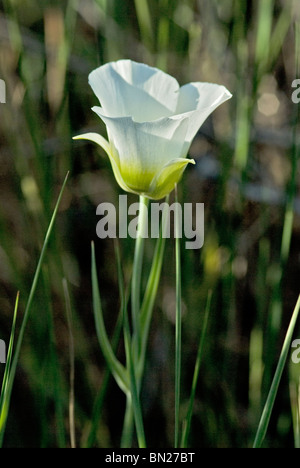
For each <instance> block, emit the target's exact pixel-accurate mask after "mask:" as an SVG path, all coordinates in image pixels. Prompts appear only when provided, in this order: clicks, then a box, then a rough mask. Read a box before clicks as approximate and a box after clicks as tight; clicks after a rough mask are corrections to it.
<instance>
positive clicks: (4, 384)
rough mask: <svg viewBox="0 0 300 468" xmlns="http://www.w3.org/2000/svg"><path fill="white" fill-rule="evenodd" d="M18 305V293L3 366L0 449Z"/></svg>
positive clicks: (6, 412) (6, 407)
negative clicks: (5, 360)
mask: <svg viewBox="0 0 300 468" xmlns="http://www.w3.org/2000/svg"><path fill="white" fill-rule="evenodd" d="M18 305H19V293H18V294H17V298H16V303H15V310H14V316H13V323H12V328H11V334H10V340H9V346H8V352H7V362H6V366H5V371H4V376H3V382H2V389H1V396H0V447H2V443H3V436H4V432H5V427H6V421H7V415H8V409H9V396H10V395H9V391H8V390H9V379H10V369H11V363H12V356H13V344H14V338H15V328H16V320H17V311H18Z"/></svg>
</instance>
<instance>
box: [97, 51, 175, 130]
mask: <svg viewBox="0 0 300 468" xmlns="http://www.w3.org/2000/svg"><path fill="white" fill-rule="evenodd" d="M89 83H90V85H91V87H92V89H93V91H94V93H95V94H96V96H97V97H98V99H99V101H100V104H101V106H102V108H103V110H104V111H105V113H106V114H107V115H108V116H111V117H126V116H131V117H132V118H133V120H135V121H137V122H146V121H152V120H156V119H159V118H161V117H167V116H170V115H172V114H174V113H175V111H176V107H177V100H178V96H179V84H178V82H177V80H176V79H175V78H173V77H172V76H170V75H168V74H167V73H164V72H162V71H161V70H158V69H157V68H153V67H149V66H148V65H145V64H142V63H136V62H133V61H131V60H119V61H117V62H110V63H108V64H105V65H103V66H101V67H99V68H97V69H96V70H94V71H93V72H92V73H91V74H90V75H89Z"/></svg>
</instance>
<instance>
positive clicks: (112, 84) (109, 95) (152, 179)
mask: <svg viewBox="0 0 300 468" xmlns="http://www.w3.org/2000/svg"><path fill="white" fill-rule="evenodd" d="M89 83H90V85H91V87H92V89H93V91H94V93H95V94H96V96H97V98H98V99H99V101H100V104H101V107H93V111H94V112H96V114H97V115H98V116H99V117H100V118H101V119H102V120H103V122H104V123H105V124H106V127H107V134H108V140H109V141H107V140H105V139H104V138H103V137H102V136H100V135H98V134H96V133H87V134H85V135H80V136H78V137H75V139H86V140H91V141H94V142H95V143H97V144H99V145H100V146H101V147H102V148H103V149H104V150H105V151H106V153H107V154H108V157H109V159H110V162H111V165H112V169H113V172H114V175H115V178H116V180H117V182H118V183H119V185H120V186H121V187H122V188H123V189H124V190H125V191H127V192H132V193H136V194H138V195H144V196H146V197H148V198H151V199H157V200H158V199H160V198H163V197H165V196H166V195H167V194H169V193H170V192H171V191H172V190H173V189H174V187H175V185H176V184H177V183H178V181H179V180H180V178H181V176H182V174H183V172H184V169H185V168H186V166H187V165H188V164H189V163H193V164H195V161H194V160H192V159H187V158H186V156H187V154H188V151H189V148H190V145H191V142H192V140H193V138H194V136H195V135H196V133H197V132H198V130H199V128H200V126H201V125H202V123H203V122H204V121H205V120H206V118H207V117H208V116H209V115H210V114H211V113H212V112H213V111H214V110H215V109H216V108H217V107H218V106H219V105H220V104H222V103H223V102H225V101H226V100H227V99H230V98H231V94H230V93H229V91H228V90H227V89H226V88H225V87H224V86H220V85H217V84H211V83H189V84H187V85H185V86H182V87H181V88H180V86H179V84H178V82H177V81H176V80H175V78H173V77H171V76H170V75H168V74H166V73H164V72H162V71H160V70H158V69H157V68H152V67H149V66H147V65H144V64H140V63H136V62H133V61H131V60H120V61H117V62H111V63H107V64H105V65H103V66H101V67H100V68H97V69H96V70H94V71H93V72H92V73H91V74H90V76H89Z"/></svg>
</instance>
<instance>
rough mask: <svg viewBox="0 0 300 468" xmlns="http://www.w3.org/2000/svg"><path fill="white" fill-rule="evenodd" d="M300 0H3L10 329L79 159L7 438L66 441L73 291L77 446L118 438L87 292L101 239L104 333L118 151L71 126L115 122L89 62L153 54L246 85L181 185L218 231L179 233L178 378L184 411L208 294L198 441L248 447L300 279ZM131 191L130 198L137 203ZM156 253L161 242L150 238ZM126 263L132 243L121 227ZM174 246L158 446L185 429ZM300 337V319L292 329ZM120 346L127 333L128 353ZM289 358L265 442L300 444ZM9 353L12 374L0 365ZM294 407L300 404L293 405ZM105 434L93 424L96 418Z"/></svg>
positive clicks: (205, 76) (1, 74)
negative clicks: (93, 252) (91, 81)
mask: <svg viewBox="0 0 300 468" xmlns="http://www.w3.org/2000/svg"><path fill="white" fill-rule="evenodd" d="M299 10H300V4H299V0H296V1H294V2H293V1H289V0H261V1H259V0H253V1H239V0H222V1H217V0H210V1H208V0H198V1H196V0H172V1H171V0H148V1H146V0H136V1H133V0H82V1H79V0H69V1H66V0H64V1H50V0H46V1H43V2H38V1H37V0H30V1H29V0H22V1H19V0H4V1H2V2H1V3H0V78H2V79H4V80H5V82H6V86H7V90H6V91H7V95H6V101H7V102H6V104H1V105H0V200H1V203H0V338H1V339H4V340H5V341H6V342H7V343H8V341H9V335H10V329H11V322H12V314H13V308H14V301H15V297H16V294H17V291H20V298H21V299H20V310H19V315H18V324H19V323H20V321H21V319H22V314H23V313H24V306H25V304H26V300H27V297H28V293H29V290H30V287H31V283H32V279H33V275H34V272H35V269H36V265H37V261H38V258H39V253H40V250H41V246H42V244H43V240H44V235H45V232H46V229H47V226H48V223H49V219H50V216H51V213H52V209H53V207H54V205H55V202H56V199H57V195H58V192H59V190H60V188H61V185H62V182H63V180H64V177H65V175H66V173H67V171H70V172H71V175H70V180H69V182H68V185H67V188H66V192H65V195H64V198H63V202H62V205H61V207H60V212H59V217H58V221H57V224H56V226H55V232H54V237H53V238H52V239H51V245H50V249H49V252H48V255H47V261H46V263H45V266H44V268H43V275H42V278H41V281H40V282H39V287H38V290H37V295H36V297H35V301H34V304H33V308H32V311H31V315H30V319H29V322H28V326H27V329H26V334H25V339H24V342H23V347H22V352H21V356H20V360H19V367H18V370H17V375H16V380H15V385H14V391H13V394H12V402H11V408H10V413H9V418H8V425H7V431H6V436H5V440H4V446H7V447H66V446H69V422H68V404H69V373H70V360H69V344H70V338H69V331H70V330H69V327H68V320H67V314H66V303H65V298H64V294H63V287H62V280H63V278H66V279H67V282H68V288H69V292H70V295H71V302H72V333H73V336H74V342H75V416H76V443H77V445H78V446H89V445H91V446H95V447H110V446H118V445H119V443H120V435H121V430H122V424H123V412H124V404H125V402H124V400H123V395H122V394H121V392H120V391H119V389H118V387H117V386H116V385H115V383H114V382H113V380H110V382H109V385H108V389H107V392H106V395H105V399H104V402H103V407H101V405H100V407H99V408H100V410H101V411H100V410H99V411H98V412H97V411H96V412H95V411H94V410H95V407H94V405H95V402H96V401H97V395H98V394H99V392H101V389H102V388H103V382H104V379H105V363H104V360H103V357H102V354H101V351H100V349H99V345H98V341H97V337H96V333H95V326H94V319H93V313H92V303H91V281H90V245H91V241H92V240H94V241H95V242H96V249H97V260H98V267H99V277H100V289H101V294H102V299H103V306H104V311H105V320H106V324H107V329H108V332H109V334H110V335H111V334H112V333H113V330H114V327H115V325H116V323H117V317H118V314H119V306H120V304H119V295H118V287H117V273H116V262H115V257H114V248H113V243H112V241H111V240H105V241H100V240H98V239H97V238H96V223H97V217H96V207H97V205H98V204H99V203H101V202H103V201H108V202H112V203H116V202H117V199H118V198H117V197H118V195H119V193H121V191H119V189H118V187H117V185H116V182H115V180H114V179H113V175H112V171H111V168H110V166H109V162H108V159H107V157H106V156H105V155H104V154H103V153H102V150H100V149H99V148H97V147H95V145H90V144H88V143H86V142H85V143H78V142H74V141H72V136H74V135H76V134H79V133H83V132H85V131H90V130H92V131H98V132H99V133H101V134H103V135H105V128H104V127H103V125H102V124H101V122H100V120H99V119H98V118H97V117H96V116H95V115H94V113H93V112H91V110H90V108H91V107H92V106H93V105H95V104H97V102H96V98H95V96H94V95H93V93H92V91H91V89H90V88H89V86H88V83H87V77H88V74H89V73H90V71H92V70H93V69H94V68H96V67H97V66H99V65H101V64H103V63H105V62H108V61H111V60H116V59H121V58H130V59H132V60H136V61H141V62H144V63H147V64H149V65H153V66H157V67H159V68H161V69H163V70H165V71H166V72H168V73H170V74H172V75H173V76H175V77H176V78H177V80H178V81H179V83H180V84H181V85H183V84H185V83H187V82H190V81H209V82H214V83H219V84H223V85H225V86H226V87H227V88H228V89H229V90H230V91H231V92H232V94H233V98H232V99H231V101H229V102H228V103H226V104H224V105H222V106H221V107H220V108H219V109H218V110H217V111H216V112H215V113H214V114H213V115H212V117H211V118H209V119H208V121H207V122H206V123H205V125H204V126H203V127H202V128H201V130H200V132H199V134H198V135H197V137H196V139H195V141H194V143H193V145H192V147H191V151H190V156H191V157H193V158H195V160H196V161H197V165H196V166H195V167H193V168H190V167H189V168H188V169H187V171H186V173H185V175H184V178H183V181H182V183H181V184H180V193H179V196H180V199H181V201H182V202H184V201H187V202H193V203H196V202H198V203H201V202H204V203H205V216H206V221H205V230H206V232H205V243H204V246H203V248H202V249H201V250H199V251H187V250H185V249H184V243H183V246H182V262H183V300H184V312H185V313H184V320H183V375H182V383H183V387H182V411H183V414H184V411H185V410H186V407H187V403H188V398H189V393H190V386H191V379H192V375H193V369H194V363H195V358H196V352H197V347H198V342H199V337H200V333H201V330H202V324H203V317H204V310H205V304H206V300H207V295H208V293H209V291H211V292H212V306H211V311H210V317H209V324H208V331H207V335H206V340H205V349H204V358H203V361H202V367H201V372H200V381H199V385H198V387H197V393H196V401H195V408H194V418H193V425H192V435H191V440H190V444H191V446H193V447H196V448H204V447H229V448H246V447H249V446H251V444H252V442H253V439H254V435H255V431H256V428H257V425H258V421H259V418H260V414H261V410H262V406H263V404H264V402H265V398H266V395H267V392H268V390H269V387H270V382H271V379H272V376H273V373H274V368H275V367H274V366H276V363H277V360H278V356H279V353H280V349H281V346H282V342H283V339H284V335H285V332H286V329H287V326H288V323H289V318H290V316H291V313H292V311H293V308H294V305H295V303H296V300H297V297H298V294H299V273H300V268H299V262H300V250H299V246H300V224H299V210H300V204H299V198H298V196H299V172H298V141H299V136H298V132H299V125H298V106H297V105H296V104H294V103H293V102H292V100H291V94H292V91H293V89H292V88H291V84H292V81H293V80H294V79H295V78H297V77H298V76H299V74H298V71H299V70H298V69H297V60H296V59H297V56H298V52H299V49H298V47H299V39H300V35H299V21H300V16H299V15H300V11H299ZM131 201H136V198H135V197H131V196H130V197H129V202H131ZM146 249H147V250H146V265H145V269H146V270H147V266H149V264H150V261H151V258H152V255H153V244H152V242H151V241H150V240H149V242H148V243H147V247H146ZM121 250H122V261H123V266H124V271H125V275H126V274H128V271H129V267H130V263H131V260H132V254H133V242H132V241H131V240H130V239H128V240H124V241H123V240H122V243H121ZM174 279H175V267H174V243H173V242H172V240H171V241H170V242H169V243H168V244H167V250H166V261H165V266H164V270H163V275H162V280H161V284H160V289H159V295H158V298H157V304H156V308H155V311H154V317H153V324H152V328H151V335H150V343H149V352H148V360H147V368H146V375H145V381H144V387H143V398H142V402H143V411H144V416H145V430H146V437H147V440H148V444H149V446H152V447H164V446H170V445H172V443H173V432H174V371H173V368H174V365H173V361H174V297H175V290H174V285H175V282H174ZM296 337H300V330H299V327H298V330H297V332H296ZM122 354H123V347H122V343H120V346H119V354H118V355H119V357H120V359H122ZM299 366H300V364H298V365H297V364H293V363H292V362H291V360H290V361H289V362H288V365H287V367H286V370H285V373H284V376H283V379H282V383H281V386H280V388H279V394H278V398H277V400H276V404H275V408H274V412H273V415H272V418H271V422H270V427H269V430H268V433H267V437H266V440H265V442H264V446H266V447H284V448H287V447H293V446H294V445H295V444H297V438H298V441H299V421H298V426H297V416H296V415H297V411H298V418H299V402H298V403H297V394H298V395H299V369H300V367H299ZM3 367H4V366H2V365H1V368H0V372H1V375H2V374H3V370H4V369H3ZM297 405H298V407H297ZM95 421H96V422H97V426H96V432H95V434H94V436H93V437H91V428H92V427H93V423H95Z"/></svg>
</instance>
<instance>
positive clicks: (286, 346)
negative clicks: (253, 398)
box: [253, 295, 300, 448]
mask: <svg viewBox="0 0 300 468" xmlns="http://www.w3.org/2000/svg"><path fill="white" fill-rule="evenodd" d="M299 309H300V295H299V297H298V300H297V303H296V306H295V309H294V312H293V315H292V318H291V321H290V324H289V328H288V331H287V334H286V337H285V340H284V343H283V347H282V350H281V354H280V357H279V361H278V364H277V368H276V371H275V375H274V378H273V382H272V385H271V388H270V391H269V394H268V398H267V401H266V404H265V407H264V410H263V413H262V416H261V419H260V423H259V426H258V429H257V433H256V437H255V440H254V445H253V448H260V447H261V445H262V442H263V440H264V438H265V435H266V432H267V429H268V425H269V421H270V418H271V414H272V410H273V406H274V402H275V398H276V395H277V391H278V387H279V384H280V380H281V376H282V373H283V370H284V366H285V363H286V360H287V357H288V353H289V350H290V346H291V341H292V337H293V332H294V329H295V325H296V322H297V319H298V314H299Z"/></svg>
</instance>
